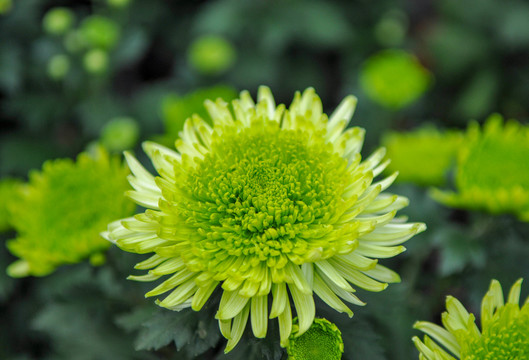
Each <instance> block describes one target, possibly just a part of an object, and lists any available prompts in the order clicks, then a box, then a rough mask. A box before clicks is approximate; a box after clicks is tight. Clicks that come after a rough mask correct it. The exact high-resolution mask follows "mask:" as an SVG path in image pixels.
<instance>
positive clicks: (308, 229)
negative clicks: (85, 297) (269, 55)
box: [104, 87, 425, 352]
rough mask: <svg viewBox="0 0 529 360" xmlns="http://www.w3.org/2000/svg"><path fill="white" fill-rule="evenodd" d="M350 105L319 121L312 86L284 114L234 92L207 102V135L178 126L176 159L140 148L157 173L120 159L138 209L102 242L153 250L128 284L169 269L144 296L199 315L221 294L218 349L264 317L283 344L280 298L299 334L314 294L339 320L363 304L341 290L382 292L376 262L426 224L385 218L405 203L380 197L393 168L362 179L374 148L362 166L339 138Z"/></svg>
mask: <svg viewBox="0 0 529 360" xmlns="http://www.w3.org/2000/svg"><path fill="white" fill-rule="evenodd" d="M355 105H356V99H355V98H354V97H352V96H348V97H347V98H345V99H344V100H343V101H342V103H341V104H340V105H339V106H338V108H337V109H336V111H335V112H334V113H333V114H332V115H331V116H330V118H327V115H325V114H324V113H323V112H322V103H321V101H320V99H319V97H318V96H317V95H316V94H315V92H314V90H313V89H307V90H306V91H305V92H304V93H303V94H300V93H296V95H295V97H294V100H293V102H292V104H291V105H290V107H289V108H288V109H286V108H285V106H284V105H279V106H276V105H275V101H274V98H273V96H272V93H271V92H270V90H269V89H268V88H267V87H261V88H260V89H259V92H258V102H257V104H255V103H254V101H253V100H252V98H251V97H250V95H249V93H248V92H246V91H243V92H242V93H241V95H240V98H239V99H236V100H233V101H232V102H231V106H230V104H228V103H226V102H224V101H223V100H221V99H218V100H217V101H216V102H212V101H206V102H205V106H206V108H207V109H208V111H209V114H210V116H211V118H212V119H213V127H211V126H209V125H208V124H207V123H206V122H205V121H204V120H203V119H201V118H200V117H199V116H193V117H192V118H190V119H188V120H187V121H186V123H185V126H184V130H183V131H182V132H181V134H180V135H181V136H180V139H178V140H177V141H176V149H177V151H174V150H171V149H168V148H166V147H163V146H161V145H158V144H155V143H152V142H146V143H144V150H145V152H146V153H147V154H148V155H149V157H150V158H151V160H152V162H153V164H154V167H155V168H156V170H157V172H158V174H159V176H158V177H154V176H153V175H151V174H150V173H149V172H147V171H146V170H145V169H144V168H143V167H142V166H141V165H140V163H139V162H138V161H137V160H136V159H135V158H134V157H133V156H132V155H131V154H128V153H127V154H126V158H127V161H128V163H129V166H130V168H131V170H132V172H133V174H134V176H133V177H131V179H130V182H131V185H132V186H133V187H134V189H135V191H131V192H130V193H129V196H130V197H131V198H132V199H134V200H135V201H136V202H137V203H138V204H140V205H142V206H145V207H146V208H147V210H146V211H145V213H143V214H139V215H136V216H135V217H132V218H128V219H123V220H122V221H117V222H114V223H112V224H110V225H109V231H108V232H107V233H106V234H104V235H105V236H106V237H107V238H108V239H109V240H111V241H113V242H115V243H116V244H117V245H118V246H119V247H121V248H122V249H124V250H126V251H130V252H134V253H142V254H143V253H152V252H154V253H155V254H154V255H153V256H152V257H150V258H149V259H147V260H145V261H144V262H142V263H140V264H138V265H137V267H136V268H137V269H140V270H149V269H150V270H149V272H148V274H146V275H142V276H131V277H130V278H131V279H134V280H140V281H154V280H158V279H160V278H161V277H163V276H165V275H169V276H170V277H169V278H168V279H166V280H165V281H163V282H162V283H160V284H159V285H158V286H157V287H156V288H155V289H153V290H152V291H150V292H148V293H147V294H146V295H147V296H158V295H161V294H164V293H166V292H170V293H169V295H167V296H166V297H165V298H164V299H163V300H159V301H158V304H159V305H160V306H162V307H166V308H168V309H172V310H181V309H184V308H187V307H191V308H192V309H193V310H195V311H199V310H200V309H201V308H202V307H203V306H204V304H205V303H206V301H207V300H208V298H209V297H210V295H211V294H212V292H213V291H214V290H215V289H216V288H217V287H219V286H220V287H221V288H222V298H221V300H220V304H219V308H218V312H217V314H216V317H217V319H218V320H219V324H220V329H221V332H222V334H223V335H224V336H225V337H226V338H227V339H228V345H227V347H226V352H227V351H230V350H231V349H232V348H233V347H234V346H235V345H236V344H237V342H238V341H239V339H240V338H241V336H242V334H243V331H244V329H245V326H246V323H247V321H248V318H249V317H251V326H252V330H253V333H254V335H255V336H256V337H259V338H262V337H265V336H266V333H267V327H268V319H269V318H271V319H274V318H277V319H278V321H279V329H280V336H281V343H282V344H283V345H284V344H285V343H286V341H287V340H288V337H289V336H290V333H291V330H292V309H291V306H290V299H292V300H293V304H294V306H295V309H296V313H297V315H298V318H299V334H303V333H304V332H305V331H307V330H308V329H309V327H310V326H311V324H312V322H313V320H314V315H315V306H314V299H313V292H314V293H316V295H318V296H319V297H320V298H321V299H322V300H323V301H325V302H326V303H327V304H328V305H329V306H331V307H332V308H334V309H336V310H337V311H339V312H345V313H347V314H349V316H352V315H353V312H352V311H351V310H350V309H349V308H348V307H347V306H346V305H345V304H344V302H342V300H345V301H346V302H349V303H352V304H357V305H363V304H364V303H363V302H362V301H361V300H360V299H358V298H357V297H356V296H355V295H354V294H353V293H354V291H355V290H354V288H353V287H352V286H351V285H355V286H358V287H361V288H364V289H367V290H369V291H381V290H384V289H385V288H386V287H387V283H390V282H398V281H399V280H400V279H399V276H398V275H397V274H396V273H395V272H393V271H392V270H390V269H388V268H386V267H384V266H382V265H380V264H378V258H388V257H392V256H395V255H397V254H399V253H401V252H403V251H404V250H405V248H404V247H403V246H401V245H400V244H401V243H403V242H405V241H406V240H408V239H409V238H410V237H412V236H413V235H415V234H416V233H418V232H420V231H422V230H424V228H425V226H424V224H420V223H406V222H405V220H403V219H396V218H395V214H396V212H397V210H399V209H401V208H403V207H404V206H406V205H407V204H408V200H407V199H406V198H404V197H401V196H397V195H391V194H388V193H385V192H383V191H384V190H386V189H387V188H388V187H389V186H390V184H391V183H392V182H393V180H394V179H395V176H396V174H394V175H392V176H389V177H387V178H385V179H382V180H380V181H374V178H375V177H376V176H377V175H379V174H380V173H381V172H382V171H383V169H384V167H385V166H386V164H387V162H386V161H384V162H382V163H381V161H382V160H383V158H384V154H385V151H384V150H383V149H379V150H378V151H376V152H375V153H374V154H373V155H371V156H370V157H369V158H367V159H366V160H364V161H362V159H361V156H360V149H361V147H362V142H363V136H364V130H363V129H361V128H358V127H353V128H350V129H347V130H346V127H347V125H348V124H349V121H350V119H351V116H352V114H353V112H354V109H355ZM289 293H290V295H289ZM270 295H271V296H270ZM269 298H270V300H272V304H271V307H270V308H269ZM269 310H270V311H269Z"/></svg>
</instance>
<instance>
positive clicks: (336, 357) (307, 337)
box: [287, 318, 344, 360]
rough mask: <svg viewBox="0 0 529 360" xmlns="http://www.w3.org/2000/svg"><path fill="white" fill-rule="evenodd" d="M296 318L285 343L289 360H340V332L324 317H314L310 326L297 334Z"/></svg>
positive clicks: (341, 346) (341, 350)
mask: <svg viewBox="0 0 529 360" xmlns="http://www.w3.org/2000/svg"><path fill="white" fill-rule="evenodd" d="M298 330H299V327H298V324H297V318H295V319H294V324H293V326H292V335H290V338H289V343H288V345H287V352H288V359H289V360H340V359H341V358H342V353H343V350H344V347H343V340H342V333H341V332H340V330H339V329H338V327H336V325H334V324H333V323H331V322H330V321H328V320H326V319H314V322H313V323H312V325H311V327H310V328H309V329H308V330H307V331H306V332H305V333H303V334H301V335H300V336H298V334H297V333H298Z"/></svg>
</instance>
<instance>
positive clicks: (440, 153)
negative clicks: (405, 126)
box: [382, 126, 463, 186]
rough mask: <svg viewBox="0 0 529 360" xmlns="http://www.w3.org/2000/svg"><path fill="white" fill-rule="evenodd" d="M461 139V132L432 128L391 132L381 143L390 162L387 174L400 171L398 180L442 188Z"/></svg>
mask: <svg viewBox="0 0 529 360" xmlns="http://www.w3.org/2000/svg"><path fill="white" fill-rule="evenodd" d="M462 140H463V136H462V134H461V133H459V132H456V131H445V132H441V131H439V130H437V129H436V128H434V127H431V126H425V127H422V128H420V129H418V130H415V131H410V132H403V133H399V132H390V133H388V134H386V135H385V136H384V138H383V140H382V144H383V145H384V146H385V147H386V149H387V155H388V157H389V158H390V159H391V163H390V164H389V165H388V167H387V168H386V172H394V171H398V172H399V177H398V181H405V182H412V183H416V184H419V185H425V186H430V185H442V184H444V183H445V180H446V173H447V172H448V170H449V169H450V168H451V167H452V165H453V163H454V162H455V158H456V154H457V151H458V149H459V147H460V146H461V143H462ZM417 164H421V166H417Z"/></svg>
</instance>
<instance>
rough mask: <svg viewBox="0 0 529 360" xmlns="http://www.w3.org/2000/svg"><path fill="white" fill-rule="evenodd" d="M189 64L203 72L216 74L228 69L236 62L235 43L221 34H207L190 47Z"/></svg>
mask: <svg viewBox="0 0 529 360" xmlns="http://www.w3.org/2000/svg"><path fill="white" fill-rule="evenodd" d="M187 55H188V61H189V64H190V65H191V66H192V67H193V68H195V69H196V70H197V71H199V72H201V73H203V74H209V75H215V74H220V73H222V72H224V71H226V70H228V69H229V68H230V67H231V66H232V65H233V63H234V62H235V58H236V52H235V48H234V47H233V45H232V44H231V43H230V42H229V41H228V40H226V39H225V38H223V37H221V36H216V35H206V36H202V37H200V38H198V39H197V40H195V41H194V42H193V43H192V44H191V46H190V47H189V49H188V53H187Z"/></svg>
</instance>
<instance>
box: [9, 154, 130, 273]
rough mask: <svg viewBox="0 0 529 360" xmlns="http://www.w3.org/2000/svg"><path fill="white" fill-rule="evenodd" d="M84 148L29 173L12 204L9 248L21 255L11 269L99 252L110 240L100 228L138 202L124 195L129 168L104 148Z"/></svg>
mask: <svg viewBox="0 0 529 360" xmlns="http://www.w3.org/2000/svg"><path fill="white" fill-rule="evenodd" d="M95 150H96V153H95V154H88V153H81V154H80V155H79V156H78V158H77V161H76V162H74V161H72V160H70V159H58V160H51V161H47V162H46V163H44V165H43V167H42V171H41V172H38V171H34V172H32V173H30V180H29V183H28V184H26V185H24V187H23V188H22V189H21V191H20V194H19V196H18V197H17V201H13V202H11V203H10V204H9V210H10V215H11V221H12V225H13V227H14V228H15V230H16V231H17V238H15V239H13V240H9V241H8V242H7V247H8V249H9V250H10V251H11V252H12V253H13V255H16V256H18V257H20V258H21V259H20V260H18V261H15V262H14V263H12V264H11V265H10V266H9V267H8V269H7V272H8V273H9V275H11V276H14V277H21V276H28V275H34V276H43V275H47V274H49V273H51V272H52V271H53V270H55V268H56V267H57V266H59V265H62V264H71V263H76V262H79V261H81V260H82V259H84V258H86V257H90V256H94V259H98V258H100V256H99V254H100V253H101V251H103V250H105V249H107V248H108V242H107V241H105V239H103V238H101V236H100V235H99V233H100V232H101V231H102V230H104V229H105V226H106V225H107V224H108V222H109V221H112V220H113V219H118V218H120V217H123V216H127V215H131V214H132V213H133V212H134V209H135V205H134V203H133V202H131V201H130V200H129V199H127V198H126V197H124V196H123V192H124V191H125V190H126V189H128V184H127V175H128V174H129V170H128V168H127V167H125V166H123V165H122V164H121V161H120V160H119V158H110V157H109V155H108V153H107V152H106V151H105V150H104V149H103V148H96V149H95Z"/></svg>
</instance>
